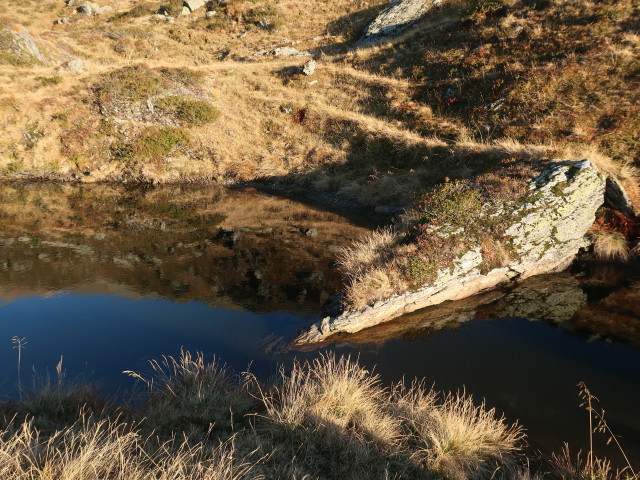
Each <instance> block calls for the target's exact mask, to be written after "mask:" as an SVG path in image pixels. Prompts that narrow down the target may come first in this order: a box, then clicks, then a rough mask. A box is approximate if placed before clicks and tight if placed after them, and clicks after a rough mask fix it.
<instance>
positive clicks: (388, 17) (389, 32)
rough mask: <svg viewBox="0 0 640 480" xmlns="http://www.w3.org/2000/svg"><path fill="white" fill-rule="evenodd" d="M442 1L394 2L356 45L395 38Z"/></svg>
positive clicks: (377, 18)
mask: <svg viewBox="0 0 640 480" xmlns="http://www.w3.org/2000/svg"><path fill="white" fill-rule="evenodd" d="M441 2H442V0H399V1H395V2H392V3H391V4H390V5H389V6H388V7H387V8H386V9H385V10H383V11H382V13H380V15H378V16H377V17H376V19H375V20H374V21H373V22H372V23H371V24H370V25H369V26H368V27H367V29H366V30H365V31H364V34H363V35H362V37H361V38H360V40H358V43H357V44H356V45H357V46H358V47H365V46H369V45H373V44H375V43H378V42H381V41H384V40H385V39H387V38H388V37H394V36H396V35H398V34H400V33H401V32H402V31H403V30H405V29H406V28H408V27H410V26H411V25H413V24H414V23H415V22H416V21H418V20H419V19H420V18H422V16H423V15H424V14H425V13H427V11H428V10H429V9H430V8H431V7H433V6H435V5H438V4H440V3H441Z"/></svg>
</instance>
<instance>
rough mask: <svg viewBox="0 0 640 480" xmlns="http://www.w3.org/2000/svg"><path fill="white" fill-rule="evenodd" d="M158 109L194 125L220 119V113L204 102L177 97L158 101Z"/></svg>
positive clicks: (172, 96)
mask: <svg viewBox="0 0 640 480" xmlns="http://www.w3.org/2000/svg"><path fill="white" fill-rule="evenodd" d="M158 107H159V108H160V109H161V110H162V111H163V112H165V113H167V114H169V115H173V116H174V117H175V118H176V119H177V120H178V121H180V122H183V123H188V124H192V125H203V124H205V123H212V122H214V121H216V120H217V119H218V118H219V117H220V111H219V110H218V109H217V108H215V107H214V106H213V105H211V104H210V103H209V102H205V101H203V100H190V99H186V98H183V97H180V96H177V95H171V96H168V97H163V98H161V99H159V100H158Z"/></svg>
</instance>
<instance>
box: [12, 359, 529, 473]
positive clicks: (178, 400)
mask: <svg viewBox="0 0 640 480" xmlns="http://www.w3.org/2000/svg"><path fill="white" fill-rule="evenodd" d="M133 375H134V376H135V377H136V378H138V379H142V380H143V381H144V384H145V385H146V386H147V387H148V389H147V390H148V393H147V395H146V396H143V397H141V398H138V399H137V401H136V406H134V404H133V403H132V404H131V405H130V406H129V407H127V408H119V407H114V406H110V407H108V408H105V409H103V410H93V413H91V412H92V409H91V408H89V407H87V409H84V410H82V409H81V410H79V411H78V412H76V414H75V415H73V416H69V417H67V418H60V417H56V418H49V417H48V415H49V413H48V412H46V411H40V412H34V413H33V414H32V415H33V418H29V417H28V416H26V417H25V415H26V412H25V411H24V410H22V409H21V404H11V405H2V407H3V412H4V413H5V414H6V413H7V412H9V410H10V409H12V408H13V409H16V412H17V414H18V416H17V417H15V418H14V420H12V421H10V422H8V423H6V424H5V425H4V427H2V428H1V429H0V476H1V478H3V479H7V480H31V479H34V478H38V479H42V480H49V479H50V480H53V479H56V480H86V479H87V478H99V479H101V480H141V479H143V478H144V479H156V480H196V479H198V480H202V479H211V480H218V479H225V480H234V479H258V478H274V479H275V478H283V479H284V478H318V479H329V478H344V479H353V480H355V479H358V478H365V477H366V478H380V479H383V478H384V479H388V478H398V479H399V478H406V479H416V480H417V479H425V478H434V479H435V478H442V475H444V476H446V477H447V478H462V479H467V478H468V479H476V478H483V479H484V478H486V479H489V478H492V477H491V475H492V474H493V473H496V472H497V473H500V474H502V473H505V474H506V473H507V472H511V471H512V470H514V469H515V468H516V465H515V463H514V461H513V460H514V457H513V453H514V452H516V451H517V449H518V446H519V444H520V441H521V430H520V428H519V427H517V426H510V425H507V424H506V423H505V422H504V421H503V419H501V418H499V417H497V416H496V415H495V412H494V411H493V410H487V409H486V408H485V407H484V405H483V404H481V405H475V404H474V403H473V401H472V399H471V398H470V397H468V396H465V395H448V396H447V395H445V396H441V395H439V394H437V393H435V392H433V391H431V390H429V389H427V388H425V387H424V385H423V384H422V383H414V384H412V386H410V387H405V386H404V385H403V384H398V385H394V386H393V387H392V388H391V389H387V388H384V387H383V385H382V384H381V382H380V378H379V377H378V376H377V375H375V374H374V373H373V372H370V371H368V370H366V369H364V368H363V367H362V366H360V365H359V364H358V363H357V362H356V361H353V360H351V359H350V358H345V357H336V356H334V355H333V354H327V355H325V356H321V357H319V358H317V359H315V360H313V361H311V362H305V363H295V364H294V365H293V366H292V368H291V369H290V370H285V369H282V370H281V371H280V375H279V377H278V378H277V379H276V380H275V381H274V382H273V383H270V384H267V385H265V384H262V383H261V382H259V381H258V380H257V379H256V378H255V377H253V376H251V375H244V376H243V378H244V379H245V381H239V382H237V381H235V382H234V381H233V377H234V376H233V374H232V373H231V372H230V371H229V370H228V369H226V368H224V367H222V366H221V364H220V363H219V362H217V361H216V360H215V359H214V360H213V361H211V362H208V361H205V360H204V358H203V356H202V355H200V354H196V355H192V354H190V353H189V352H184V351H183V352H182V353H181V355H180V357H178V358H175V359H174V358H171V357H164V358H163V359H161V360H159V361H152V362H151V374H150V375H143V374H133ZM237 378H239V377H236V379H237ZM152 379H153V381H152ZM221 391H224V392H226V393H225V394H224V395H221V394H220V392H221ZM57 394H58V396H59V399H58V402H60V403H62V402H65V401H67V400H68V398H67V396H66V394H65V392H64V390H62V389H60V390H58V393H57ZM189 395H191V396H192V397H193V398H191V399H189V398H188V397H189ZM234 396H238V397H243V398H244V400H243V402H242V403H244V404H245V405H251V408H249V409H248V410H247V409H243V408H238V403H237V402H234V401H233V399H232V398H231V397H234ZM210 402H214V403H217V405H216V409H217V410H218V411H222V410H224V409H226V410H227V411H228V412H229V415H230V416H231V417H232V418H233V424H231V425H227V427H226V428H225V427H224V425H223V426H222V428H221V427H220V425H218V424H217V423H214V422H215V421H216V420H217V419H216V418H215V414H214V413H213V411H212V410H211V408H210V407H209V406H207V404H208V403H210ZM195 410H198V411H197V412H196V411H195ZM207 419H208V420H209V422H207V421H205V420H207ZM36 424H41V425H46V428H38V427H37V426H36ZM525 470H526V469H525ZM522 478H527V477H522Z"/></svg>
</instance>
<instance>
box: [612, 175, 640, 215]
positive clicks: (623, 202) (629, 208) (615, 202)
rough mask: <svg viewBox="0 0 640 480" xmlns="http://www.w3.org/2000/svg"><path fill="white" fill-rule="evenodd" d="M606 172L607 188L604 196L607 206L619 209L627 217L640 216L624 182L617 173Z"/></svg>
mask: <svg viewBox="0 0 640 480" xmlns="http://www.w3.org/2000/svg"><path fill="white" fill-rule="evenodd" d="M605 173H606V174H607V189H606V191H605V195H604V198H605V201H606V204H607V206H609V207H611V208H613V209H614V210H618V211H619V212H621V213H623V214H624V215H626V216H627V217H631V218H633V217H636V216H638V209H637V208H636V207H635V205H634V204H633V201H632V200H631V197H629V194H628V193H627V191H626V190H625V188H624V185H622V182H621V181H620V180H618V179H617V178H616V177H615V175H613V174H611V173H609V172H606V171H605Z"/></svg>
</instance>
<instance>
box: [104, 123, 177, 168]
mask: <svg viewBox="0 0 640 480" xmlns="http://www.w3.org/2000/svg"><path fill="white" fill-rule="evenodd" d="M189 138H190V137H189V133H188V132H187V131H186V130H183V129H181V128H176V127H149V128H147V129H145V130H144V131H143V132H142V133H141V134H140V135H139V136H138V137H137V138H136V139H134V140H133V141H132V142H128V143H120V144H116V145H113V146H112V147H111V149H110V151H111V155H112V156H113V157H114V158H115V159H116V160H119V161H127V160H133V159H145V158H150V159H152V158H159V157H163V156H166V155H169V154H170V153H172V152H173V151H174V150H175V149H177V148H179V147H183V146H186V145H188V144H189Z"/></svg>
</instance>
